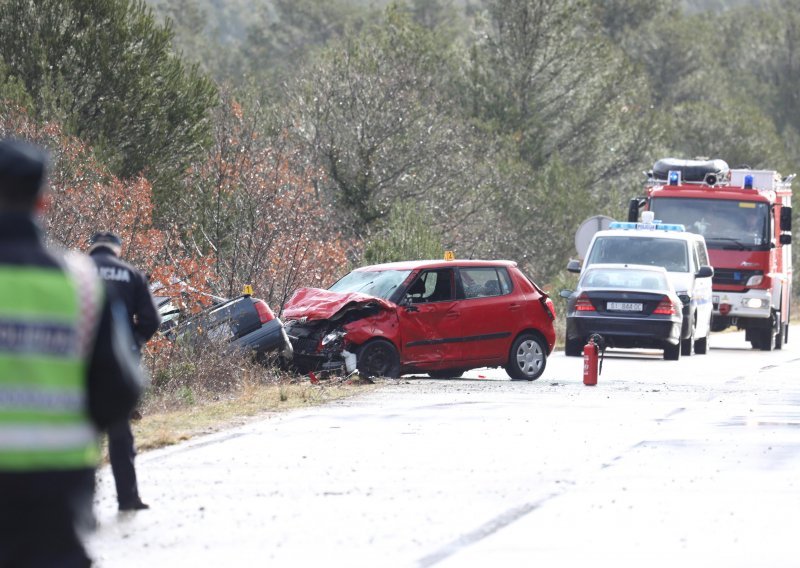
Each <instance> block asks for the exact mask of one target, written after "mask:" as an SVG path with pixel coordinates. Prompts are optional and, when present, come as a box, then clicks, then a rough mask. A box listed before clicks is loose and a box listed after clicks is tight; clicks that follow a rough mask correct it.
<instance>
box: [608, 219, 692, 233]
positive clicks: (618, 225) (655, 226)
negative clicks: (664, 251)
mask: <svg viewBox="0 0 800 568" xmlns="http://www.w3.org/2000/svg"><path fill="white" fill-rule="evenodd" d="M608 228H609V229H624V230H631V229H638V230H645V231H675V232H681V233H682V232H685V231H686V227H684V226H683V225H680V224H678V223H662V222H661V221H653V222H652V223H631V222H628V221H614V222H613V223H611V224H610V225H609V226H608Z"/></svg>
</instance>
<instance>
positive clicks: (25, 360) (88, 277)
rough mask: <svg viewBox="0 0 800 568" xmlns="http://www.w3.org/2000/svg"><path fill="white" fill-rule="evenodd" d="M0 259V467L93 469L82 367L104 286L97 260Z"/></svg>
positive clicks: (93, 438) (94, 448)
mask: <svg viewBox="0 0 800 568" xmlns="http://www.w3.org/2000/svg"><path fill="white" fill-rule="evenodd" d="M66 265H67V267H68V270H67V271H66V272H63V271H61V270H59V269H57V268H40V267H32V266H9V265H0V471H4V472H26V471H47V470H69V469H82V468H89V467H94V466H96V465H97V461H98V458H99V448H98V443H97V432H96V431H95V428H94V427H93V425H92V423H91V421H90V419H89V414H88V400H87V398H88V394H87V368H88V358H89V355H90V349H91V347H92V345H93V342H94V338H95V335H96V332H97V325H98V322H99V317H100V309H101V306H102V302H103V294H104V290H103V287H102V284H101V282H100V281H99V279H98V278H97V272H96V270H95V268H94V263H93V262H92V261H91V260H90V259H89V258H88V257H85V256H83V255H77V254H68V255H67V257H66Z"/></svg>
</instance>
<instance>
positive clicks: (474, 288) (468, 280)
mask: <svg viewBox="0 0 800 568" xmlns="http://www.w3.org/2000/svg"><path fill="white" fill-rule="evenodd" d="M459 273H460V275H461V284H462V286H463V288H464V297H465V298H486V297H490V296H502V295H503V294H508V293H509V292H511V278H510V277H509V275H508V272H507V271H506V270H505V268H501V269H499V270H498V269H497V268H493V267H485V268H461V269H459Z"/></svg>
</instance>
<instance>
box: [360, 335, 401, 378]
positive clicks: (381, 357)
mask: <svg viewBox="0 0 800 568" xmlns="http://www.w3.org/2000/svg"><path fill="white" fill-rule="evenodd" d="M356 356H357V363H356V367H357V368H358V373H359V374H360V375H362V376H364V377H367V378H369V377H388V378H390V379H396V378H397V377H399V376H400V356H399V355H398V354H397V349H395V347H394V345H392V344H391V343H390V342H389V341H386V340H385V339H373V340H372V341H370V342H368V343H365V344H364V345H362V346H361V347H360V348H359V349H358V353H356Z"/></svg>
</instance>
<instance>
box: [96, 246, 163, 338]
mask: <svg viewBox="0 0 800 568" xmlns="http://www.w3.org/2000/svg"><path fill="white" fill-rule="evenodd" d="M89 256H91V257H92V260H94V263H95V264H96V265H97V273H98V274H99V275H100V278H102V279H103V280H105V281H106V284H107V286H108V288H111V289H113V290H114V292H115V295H116V296H117V297H118V298H119V299H120V300H121V301H122V302H123V303H124V304H125V309H126V310H127V312H128V323H129V324H130V327H131V332H132V333H133V339H134V341H135V343H136V348H137V349H141V347H142V346H143V345H144V344H145V343H147V342H148V340H149V339H150V338H151V337H153V335H154V334H155V332H156V331H158V326H159V325H160V324H161V316H159V314H158V309H157V308H156V306H155V304H154V303H153V296H152V295H151V294H150V288H149V286H148V284H147V277H146V276H145V275H144V273H142V272H141V271H140V270H138V269H136V268H134V267H133V266H131V265H130V264H128V263H127V262H125V261H124V260H122V259H120V258H119V257H117V256H116V255H115V254H114V252H113V251H112V250H111V249H110V248H108V247H105V246H102V245H101V246H98V247H97V248H95V249H94V250H93V251H92V252H91V253H90V255H89Z"/></svg>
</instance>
